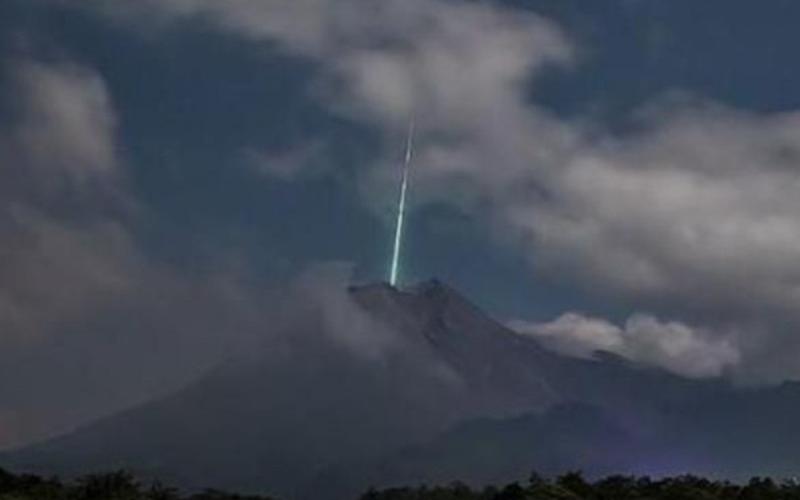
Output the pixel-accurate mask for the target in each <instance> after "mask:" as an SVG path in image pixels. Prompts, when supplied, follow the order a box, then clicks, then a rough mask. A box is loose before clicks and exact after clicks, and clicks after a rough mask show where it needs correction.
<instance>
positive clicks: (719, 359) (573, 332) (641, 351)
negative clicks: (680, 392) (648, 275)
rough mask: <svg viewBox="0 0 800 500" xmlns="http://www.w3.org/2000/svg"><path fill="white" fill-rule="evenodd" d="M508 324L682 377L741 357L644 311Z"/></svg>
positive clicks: (721, 368)
mask: <svg viewBox="0 0 800 500" xmlns="http://www.w3.org/2000/svg"><path fill="white" fill-rule="evenodd" d="M510 327H511V328H512V329H514V330H515V331H517V332H519V333H521V334H524V335H530V336H532V337H534V338H536V339H538V340H539V341H541V342H542V343H543V344H544V345H545V346H548V347H550V348H552V349H553V350H555V351H558V352H561V353H563V354H566V355H568V356H574V357H579V358H584V359H591V358H592V357H594V355H595V354H596V353H597V352H598V351H605V352H610V353H614V354H618V355H620V356H623V357H625V358H627V359H630V360H633V361H636V362H639V363H642V364H645V365H650V366H658V367H661V368H664V369H666V370H668V371H670V372H672V373H675V374H678V375H682V376H686V377H695V378H704V377H719V376H722V375H724V374H725V373H726V371H727V370H729V369H730V368H731V367H734V366H736V364H737V363H738V362H739V360H740V359H739V358H740V354H739V352H738V351H737V349H736V347H735V346H733V345H732V344H731V342H730V341H729V340H727V339H724V338H722V339H717V338H713V336H711V335H709V332H704V331H703V330H701V329H697V328H692V327H690V326H688V325H685V324H683V323H678V322H666V323H665V322H661V321H659V320H658V319H657V318H655V317H653V316H649V315H645V314H637V315H633V316H631V317H630V318H629V319H628V320H627V321H626V322H625V324H624V325H623V326H621V327H619V326H616V325H614V324H613V323H610V322H608V321H606V320H604V319H600V318H592V317H586V316H582V315H580V314H577V313H566V314H564V315H562V316H561V317H559V318H557V319H556V320H554V321H552V322H549V323H527V322H522V321H515V322H511V324H510Z"/></svg>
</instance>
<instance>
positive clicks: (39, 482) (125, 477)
mask: <svg viewBox="0 0 800 500" xmlns="http://www.w3.org/2000/svg"><path fill="white" fill-rule="evenodd" d="M0 500H271V499H270V498H269V497H265V496H242V495H233V494H229V493H225V492H222V491H215V490H207V491H204V492H202V493H196V494H192V495H180V494H179V493H178V490H176V489H174V488H169V487H166V486H162V485H161V484H159V483H153V484H151V485H150V486H147V487H145V486H143V485H142V484H141V483H139V482H138V481H136V480H135V479H134V477H133V476H132V475H130V474H128V473H127V472H112V473H109V474H94V475H90V476H84V477H82V478H80V479H77V480H75V481H71V482H62V481H60V480H59V479H56V478H52V479H43V478H41V477H38V476H32V475H27V474H26V475H20V476H15V475H13V474H10V473H8V472H6V471H4V470H3V469H0Z"/></svg>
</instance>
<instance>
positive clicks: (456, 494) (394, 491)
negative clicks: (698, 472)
mask: <svg viewBox="0 0 800 500" xmlns="http://www.w3.org/2000/svg"><path fill="white" fill-rule="evenodd" d="M361 500H800V483H797V482H796V481H794V480H786V481H780V482H776V481H774V480H773V479H769V478H760V477H756V478H753V479H751V480H750V481H749V482H748V483H747V484H741V485H740V484H734V483H730V482H727V481H715V480H709V479H705V478H702V477H696V476H679V477H673V478H665V479H658V480H655V479H650V478H648V477H632V476H611V477H607V478H605V479H601V480H598V481H594V482H592V481H588V480H586V479H585V478H584V477H583V476H582V475H581V474H580V473H579V472H571V473H568V474H565V475H562V476H560V477H558V478H556V479H554V480H547V479H545V478H542V477H541V476H539V475H537V474H533V475H532V476H531V478H530V480H529V481H528V482H527V483H525V484H522V483H519V482H516V483H512V484H509V485H506V486H503V487H499V488H498V487H494V486H490V487H487V488H483V489H472V488H470V487H469V486H467V485H465V484H463V483H453V484H450V485H448V486H439V487H427V486H420V487H416V488H390V489H384V490H380V491H379V490H375V489H373V490H370V491H369V492H367V493H366V494H365V495H363V496H362V498H361Z"/></svg>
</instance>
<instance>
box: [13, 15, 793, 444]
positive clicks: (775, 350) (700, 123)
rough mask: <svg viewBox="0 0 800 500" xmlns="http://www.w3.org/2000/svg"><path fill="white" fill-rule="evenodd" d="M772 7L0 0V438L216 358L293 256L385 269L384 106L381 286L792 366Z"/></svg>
mask: <svg viewBox="0 0 800 500" xmlns="http://www.w3.org/2000/svg"><path fill="white" fill-rule="evenodd" d="M798 20H800V4H799V3H797V2H796V1H790V0H767V1H764V2H753V1H746V0H705V1H702V2H698V1H697V0H617V1H612V0H591V1H585V0H584V1H579V0H508V1H499V0H497V1H477V0H476V1H469V0H382V1H379V2H376V1H374V0H229V1H224V2H223V1H217V0H96V1H94V0H84V1H68V0H4V1H3V2H1V3H0V241H2V246H0V448H2V447H10V446H17V445H21V444H25V443H29V442H31V441H33V440H37V439H41V438H43V437H45V436H49V435H52V434H55V433H59V432H63V431H65V430H68V429H70V428H72V427H74V426H76V425H80V424H81V423H85V422H87V421H90V420H92V419H94V418H97V417H99V416H102V415H106V414H109V413H111V412H114V411H117V410H119V409H121V408H125V407H128V406H131V405H133V404H136V403H138V402H141V401H145V400H147V399H149V398H151V397H154V396H157V395H161V394H164V393H166V392H169V391H171V390H174V389H175V388H177V387H180V386H181V385H183V384H185V383H187V382H188V381H190V380H192V379H193V378H194V377H196V376H197V375H198V374H200V373H202V372H203V371H205V370H207V369H208V368H209V367H212V366H214V365H216V364H217V363H219V362H220V361H223V360H225V359H228V358H230V357H232V356H236V353H237V351H238V350H239V349H241V348H242V346H243V345H247V343H248V341H249V339H252V338H253V337H258V336H259V335H260V332H263V331H264V330H266V329H269V327H270V320H269V315H267V314H265V313H264V311H265V309H267V308H268V304H269V303H270V301H271V297H274V295H275V294H281V293H282V292H281V291H282V290H283V289H285V287H287V286H291V284H292V283H294V282H296V280H297V279H298V278H297V277H298V276H303V278H302V279H303V280H308V279H309V276H314V275H315V273H319V274H320V275H324V276H328V275H329V274H330V271H329V270H330V269H331V268H334V269H336V271H335V273H338V275H343V276H344V277H342V278H341V279H342V282H343V284H344V283H347V282H354V283H365V282H372V281H381V280H385V279H386V277H387V273H388V266H389V259H390V253H391V243H392V231H393V214H394V210H395V207H394V203H395V201H396V199H397V189H398V185H397V183H398V180H399V176H400V165H401V160H402V156H403V147H404V141H405V131H406V129H407V125H408V121H409V120H410V118H411V117H412V116H414V117H415V120H416V122H417V151H416V154H415V160H414V164H413V167H412V168H413V170H412V180H411V192H410V203H411V209H410V213H409V219H408V226H407V229H408V230H407V232H406V235H405V236H406V238H405V242H404V254H403V260H402V267H401V281H402V282H403V283H404V284H412V283H414V282H417V281H420V280H424V279H428V278H430V277H437V278H439V279H441V280H443V281H445V282H447V283H449V284H450V285H451V286H452V287H454V288H456V289H458V290H459V291H460V292H462V293H463V294H464V295H465V296H467V297H469V298H470V299H471V300H473V301H474V302H475V303H476V304H478V305H479V306H480V307H482V308H483V309H485V310H486V311H488V312H489V313H491V314H492V315H493V316H495V317H496V318H498V319H499V320H502V321H505V322H508V323H509V324H510V325H512V326H514V327H515V328H517V329H518V330H519V331H520V332H521V333H522V334H527V335H534V336H537V337H540V338H541V339H542V341H543V342H545V343H546V344H547V345H549V346H551V347H552V348H554V349H557V350H559V351H561V352H565V353H567V354H570V355H575V356H587V355H589V354H590V353H591V351H592V350H594V349H598V348H600V349H607V350H610V351H613V352H616V353H618V354H620V355H622V356H625V357H628V358H630V359H633V360H636V361H640V362H642V363H645V364H651V365H656V366H661V367H663V368H666V369H668V370H670V371H673V372H675V373H679V374H681V375H685V376H689V377H696V378H704V377H715V376H722V377H730V378H732V379H734V380H735V381H737V383H743V384H752V383H773V382H778V381H782V380H786V379H796V378H798V377H799V376H800V363H799V362H798V361H797V359H798V355H800V337H798V336H797V334H796V330H797V326H798V325H799V324H800V313H798V311H800V308H798V307H797V306H798V305H800V304H799V303H800V266H798V263H800V113H797V112H796V111H795V110H796V109H797V108H798V107H800V65H798V64H797V63H796V57H797V56H796V52H797V47H798V46H800V32H798V30H797V29H796V28H797V24H798ZM320 279H328V278H322V277H321V278H320ZM343 286H344V285H343Z"/></svg>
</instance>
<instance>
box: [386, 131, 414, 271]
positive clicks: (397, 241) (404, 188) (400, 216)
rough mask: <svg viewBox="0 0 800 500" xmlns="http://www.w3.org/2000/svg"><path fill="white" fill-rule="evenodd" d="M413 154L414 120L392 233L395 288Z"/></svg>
mask: <svg viewBox="0 0 800 500" xmlns="http://www.w3.org/2000/svg"><path fill="white" fill-rule="evenodd" d="M413 152H414V120H413V119H412V120H411V123H410V124H409V126H408V139H407V140H406V156H405V160H404V162H403V180H402V182H401V183H400V201H399V202H398V204H397V226H396V227H395V231H394V252H393V253H392V268H391V271H390V273H389V284H390V285H392V286H397V276H398V274H399V271H400V250H401V248H402V246H403V225H404V224H405V218H406V193H407V192H408V174H409V169H410V168H411V158H412V156H413Z"/></svg>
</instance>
